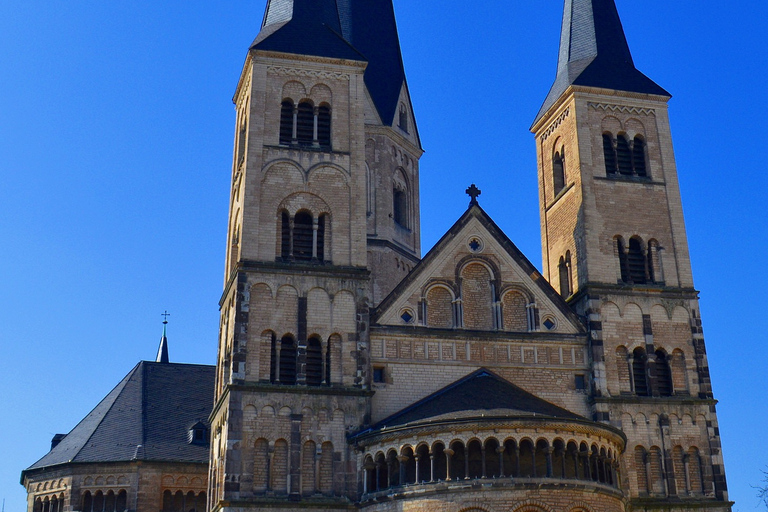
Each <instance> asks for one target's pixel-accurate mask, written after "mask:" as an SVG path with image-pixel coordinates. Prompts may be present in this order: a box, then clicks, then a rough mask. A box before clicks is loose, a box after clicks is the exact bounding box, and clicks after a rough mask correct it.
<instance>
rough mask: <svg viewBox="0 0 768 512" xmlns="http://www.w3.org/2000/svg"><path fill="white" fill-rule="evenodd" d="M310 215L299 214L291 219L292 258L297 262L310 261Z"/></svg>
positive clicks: (311, 235)
mask: <svg viewBox="0 0 768 512" xmlns="http://www.w3.org/2000/svg"><path fill="white" fill-rule="evenodd" d="M312 238H313V234H312V215H310V214H309V213H308V212H299V213H297V214H296V216H295V217H294V218H293V257H294V259H296V260H298V261H310V260H311V259H312Z"/></svg>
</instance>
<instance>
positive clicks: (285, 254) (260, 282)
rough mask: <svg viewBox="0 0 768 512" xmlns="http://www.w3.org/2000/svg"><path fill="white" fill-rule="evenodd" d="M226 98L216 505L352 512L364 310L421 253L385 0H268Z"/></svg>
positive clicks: (413, 134) (414, 142)
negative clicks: (228, 164)
mask: <svg viewBox="0 0 768 512" xmlns="http://www.w3.org/2000/svg"><path fill="white" fill-rule="evenodd" d="M233 101H234V104H235V110H236V126H235V137H234V139H235V144H234V146H235V148H234V154H233V163H232V188H231V198H230V210H229V225H228V232H227V254H226V259H225V272H224V292H223V294H222V297H221V301H220V310H221V316H220V335H219V348H218V361H217V377H216V393H215V403H214V412H213V415H212V423H211V428H212V440H211V460H210V475H209V491H210V492H209V500H210V504H209V510H211V511H219V510H235V509H237V510H241V509H242V507H243V506H246V507H248V508H250V509H252V510H261V507H263V508H264V509H267V508H268V509H269V510H275V509H284V510H296V508H297V502H302V505H301V507H302V508H307V507H309V508H312V507H314V506H315V505H317V506H318V507H321V508H323V509H330V510H335V509H336V508H335V507H337V506H338V509H340V510H347V508H348V504H349V503H350V501H354V500H355V499H356V497H357V494H358V492H359V486H358V477H359V475H358V473H359V471H358V469H359V468H358V467H357V461H356V454H355V453H354V451H353V450H352V449H351V448H350V447H349V445H348V443H347V439H346V435H347V433H348V432H349V431H351V430H352V429H357V428H359V426H360V425H365V424H367V423H368V422H369V418H370V396H371V391H370V385H369V382H370V377H369V375H368V373H369V366H370V365H369V363H368V357H369V349H368V343H369V340H368V324H369V320H368V310H369V308H370V307H371V306H372V305H374V304H375V302H376V301H377V300H380V299H381V297H383V296H385V295H386V294H388V293H389V291H390V290H391V289H392V288H393V287H394V285H395V284H396V283H397V282H399V280H400V279H401V278H402V277H403V276H404V275H405V272H406V269H409V268H411V267H412V266H413V265H415V263H416V262H417V261H418V259H419V256H420V245H419V216H418V199H417V198H418V159H419V157H420V156H421V149H420V144H419V139H418V132H417V130H416V124H415V118H414V117H413V113H412V108H411V103H410V99H409V95H408V90H407V86H406V83H405V75H404V71H403V65H402V59H401V56H400V47H399V42H398V39H397V28H396V25H395V19H394V10H393V7H392V3H391V0H369V1H366V2H349V1H348V0H338V1H337V0H269V2H268V3H267V7H266V12H265V15H264V19H263V22H262V25H261V30H260V32H259V34H258V36H257V37H256V39H255V41H254V42H253V44H252V45H251V47H250V49H249V51H248V54H247V57H246V61H245V65H244V68H243V72H242V74H241V76H240V80H239V82H238V85H237V89H236V92H235V96H234V98H233ZM254 507H255V508H254Z"/></svg>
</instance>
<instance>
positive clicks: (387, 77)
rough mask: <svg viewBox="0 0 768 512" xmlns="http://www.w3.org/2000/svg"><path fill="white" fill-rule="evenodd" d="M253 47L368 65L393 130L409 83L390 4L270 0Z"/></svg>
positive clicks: (372, 89) (371, 87) (369, 80)
mask: <svg viewBox="0 0 768 512" xmlns="http://www.w3.org/2000/svg"><path fill="white" fill-rule="evenodd" d="M251 48H252V49H258V50H268V51H276V52H283V53H290V54H295V55H312V56H317V57H329V58H340V59H347V60H356V61H367V62H368V67H367V68H366V71H365V85H366V86H367V88H368V91H369V93H370V95H371V98H372V99H373V102H374V104H375V105H376V109H377V110H378V112H379V117H380V118H381V120H382V123H384V124H386V125H392V123H393V121H394V118H395V114H396V112H397V104H398V100H399V98H400V90H401V89H402V87H403V84H404V83H405V70H404V67H403V59H402V55H401V53H400V40H399V38H398V35H397V24H396V22H395V11H394V7H393V5H392V0H362V1H361V0H269V2H268V4H267V9H266V12H265V14H264V21H263V22H262V26H261V31H260V32H259V35H258V36H257V37H256V40H255V41H254V42H253V44H252V45H251Z"/></svg>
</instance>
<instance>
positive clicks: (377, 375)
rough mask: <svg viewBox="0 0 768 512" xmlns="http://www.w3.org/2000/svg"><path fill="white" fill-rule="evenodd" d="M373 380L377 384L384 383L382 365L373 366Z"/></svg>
mask: <svg viewBox="0 0 768 512" xmlns="http://www.w3.org/2000/svg"><path fill="white" fill-rule="evenodd" d="M373 382H375V383H377V384H383V383H384V368H383V367H374V368H373Z"/></svg>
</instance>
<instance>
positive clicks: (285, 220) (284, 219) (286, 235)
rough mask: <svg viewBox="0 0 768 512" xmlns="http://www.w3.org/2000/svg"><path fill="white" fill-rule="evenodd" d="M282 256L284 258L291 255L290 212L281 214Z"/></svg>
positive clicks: (286, 258)
mask: <svg viewBox="0 0 768 512" xmlns="http://www.w3.org/2000/svg"><path fill="white" fill-rule="evenodd" d="M280 257H281V258H283V259H284V260H288V259H289V258H290V257H291V219H290V217H289V216H288V212H282V213H281V214H280Z"/></svg>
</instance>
